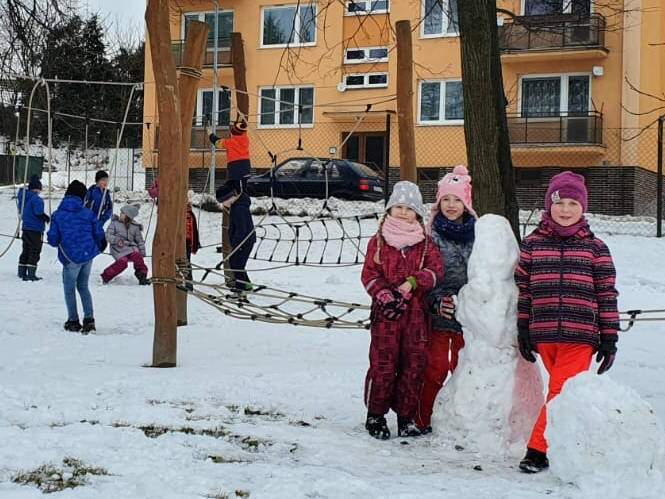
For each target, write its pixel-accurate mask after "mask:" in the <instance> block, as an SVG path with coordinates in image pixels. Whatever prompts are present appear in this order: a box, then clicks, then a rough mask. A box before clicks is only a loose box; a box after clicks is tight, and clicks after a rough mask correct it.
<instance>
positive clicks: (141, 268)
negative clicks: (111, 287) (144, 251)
mask: <svg viewBox="0 0 665 499" xmlns="http://www.w3.org/2000/svg"><path fill="white" fill-rule="evenodd" d="M129 262H132V263H133V264H134V273H140V274H144V275H148V267H146V264H145V262H144V261H143V256H141V253H139V252H138V251H134V252H133V253H130V254H129V255H126V256H123V257H121V258H118V259H117V260H116V261H115V262H114V263H112V264H111V265H109V266H108V267H106V269H104V272H102V280H103V281H104V282H109V281H110V280H111V279H113V278H114V277H116V276H118V275H119V274H121V273H122V272H124V270H125V269H126V268H127V266H128V265H129Z"/></svg>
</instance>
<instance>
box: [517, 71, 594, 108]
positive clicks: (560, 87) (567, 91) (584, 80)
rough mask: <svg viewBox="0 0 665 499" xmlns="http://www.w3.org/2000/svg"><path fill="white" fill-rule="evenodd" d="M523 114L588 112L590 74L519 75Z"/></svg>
mask: <svg viewBox="0 0 665 499" xmlns="http://www.w3.org/2000/svg"><path fill="white" fill-rule="evenodd" d="M521 93H522V95H521V100H522V105H521V109H522V116H524V117H548V116H549V117H558V116H560V115H561V114H566V115H568V116H575V115H583V116H586V115H587V114H588V112H589V100H590V96H591V80H590V78H589V75H556V76H542V77H541V76H539V77H525V78H522V85H521Z"/></svg>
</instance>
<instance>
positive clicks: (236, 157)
mask: <svg viewBox="0 0 665 499" xmlns="http://www.w3.org/2000/svg"><path fill="white" fill-rule="evenodd" d="M230 132H231V136H230V137H229V138H228V139H220V138H219V137H217V136H216V135H215V134H210V141H211V142H212V143H213V144H214V145H215V147H220V148H223V149H226V159H227V175H228V180H227V181H226V183H225V184H224V185H222V186H221V187H220V188H219V189H217V192H216V195H217V200H218V201H219V202H220V203H222V204H223V205H224V206H225V207H226V208H229V210H230V216H229V218H230V222H229V243H230V244H231V249H232V253H231V256H230V257H229V264H230V265H231V269H232V270H233V274H234V280H235V284H234V286H235V288H236V289H237V290H238V291H245V290H251V289H252V285H251V282H250V280H249V276H248V275H247V272H246V271H245V268H246V266H247V260H249V255H250V254H251V252H252V248H253V247H254V244H256V234H255V233H254V222H253V220H252V213H251V211H250V205H251V203H252V201H251V198H250V197H249V195H248V194H247V178H248V177H249V174H250V169H251V163H250V161H249V138H248V137H247V123H246V122H245V121H244V120H240V121H236V122H235V123H234V124H233V125H232V126H231V128H230Z"/></svg>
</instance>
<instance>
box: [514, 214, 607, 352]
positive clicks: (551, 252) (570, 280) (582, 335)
mask: <svg viewBox="0 0 665 499" xmlns="http://www.w3.org/2000/svg"><path fill="white" fill-rule="evenodd" d="M615 279H616V272H615V270H614V262H613V261H612V256H611V255H610V251H609V249H607V246H606V245H605V243H604V242H603V241H601V240H600V239H598V238H596V237H595V236H594V235H593V233H592V232H591V230H590V229H589V226H588V225H586V226H584V227H582V228H581V229H580V230H579V231H577V233H576V234H575V235H573V236H571V237H567V238H561V237H559V236H557V235H556V234H554V232H553V231H552V229H550V228H549V227H547V226H545V225H543V224H541V225H540V226H539V227H538V228H537V229H536V230H535V231H534V232H533V233H531V234H530V235H529V236H528V237H527V238H526V239H524V241H522V245H521V252H520V262H519V265H518V266H517V269H516V270H515V281H516V283H517V286H518V287H519V301H518V305H517V309H518V314H517V324H518V328H519V329H520V330H525V329H528V330H529V334H530V336H531V341H532V342H533V343H558V342H563V343H586V344H590V345H593V346H596V345H598V343H599V341H600V336H601V335H616V334H617V330H618V329H619V312H618V310H617V296H618V292H617V290H616V288H615V287H614V283H615Z"/></svg>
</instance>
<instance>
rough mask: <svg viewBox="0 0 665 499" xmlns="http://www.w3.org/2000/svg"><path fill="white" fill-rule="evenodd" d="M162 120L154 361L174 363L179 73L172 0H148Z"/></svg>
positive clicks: (179, 206)
mask: <svg viewBox="0 0 665 499" xmlns="http://www.w3.org/2000/svg"><path fill="white" fill-rule="evenodd" d="M145 20H146V26H147V31H148V40H149V43H150V53H151V60H152V67H153V70H154V74H155V88H156V93H157V106H158V108H157V109H158V112H159V120H160V137H159V170H160V172H159V174H160V180H161V182H160V186H159V188H160V197H159V210H158V213H157V229H156V232H155V237H154V240H153V243H152V255H153V257H152V275H153V279H154V280H155V282H154V285H153V296H154V309H155V332H154V339H153V350H152V366H153V367H175V365H176V358H177V349H178V341H177V339H178V332H177V322H176V320H177V318H176V288H175V282H174V281H175V254H176V244H175V243H176V238H177V232H178V219H179V217H180V216H181V215H182V204H183V199H181V197H182V195H181V192H182V176H181V175H180V163H181V161H182V126H181V124H180V103H179V99H178V78H177V74H176V68H175V62H174V60H173V54H172V52H171V35H170V32H169V1H168V0H148V6H147V8H146V13H145Z"/></svg>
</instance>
